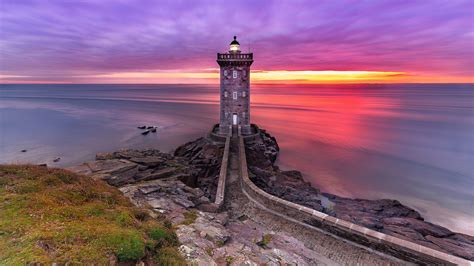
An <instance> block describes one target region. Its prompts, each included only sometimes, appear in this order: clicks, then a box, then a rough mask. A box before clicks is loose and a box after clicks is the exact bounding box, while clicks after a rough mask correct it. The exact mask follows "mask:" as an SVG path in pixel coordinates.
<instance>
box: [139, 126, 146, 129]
mask: <svg viewBox="0 0 474 266" xmlns="http://www.w3.org/2000/svg"><path fill="white" fill-rule="evenodd" d="M137 128H138V129H145V128H146V126H138V127H137Z"/></svg>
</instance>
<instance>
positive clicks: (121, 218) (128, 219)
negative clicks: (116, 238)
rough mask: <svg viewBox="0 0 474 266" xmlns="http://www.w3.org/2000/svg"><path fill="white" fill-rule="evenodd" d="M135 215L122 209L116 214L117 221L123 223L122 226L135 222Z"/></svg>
mask: <svg viewBox="0 0 474 266" xmlns="http://www.w3.org/2000/svg"><path fill="white" fill-rule="evenodd" d="M133 220H134V219H133V217H132V216H131V215H130V213H128V212H126V211H121V212H119V213H117V214H116V216H115V221H116V222H117V223H118V224H120V225H122V226H127V225H131V224H132V223H133Z"/></svg>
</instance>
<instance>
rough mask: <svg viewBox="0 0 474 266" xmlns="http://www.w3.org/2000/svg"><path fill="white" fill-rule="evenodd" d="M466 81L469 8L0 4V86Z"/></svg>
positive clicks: (54, 0) (26, 0)
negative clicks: (222, 71)
mask: <svg viewBox="0 0 474 266" xmlns="http://www.w3.org/2000/svg"><path fill="white" fill-rule="evenodd" d="M234 35H237V37H238V40H239V42H240V44H241V49H242V51H243V52H248V51H251V52H253V53H254V60H255V62H254V63H253V65H252V74H251V78H252V82H254V83H381V82H382V83H392V82H395V83H397V82H441V83H451V82H460V83H461V82H471V83H472V82H474V79H473V77H474V1H473V0H471V1H460V0H459V1H458V0H446V1H436V0H430V1H427V0H426V1H425V0H423V1H416V0H408V1H383V0H377V1H375V0H374V1H336V0H333V1H313V0H309V1H303V0H301V1H299V0H292V1H290V0H287V1H285V0H280V1H257V0H252V1H196V0H195V1H191V0H189V1H178V0H174V1H152V0H148V1H139V0H133V1H132V0H96V1H87V0H81V1H74V0H67V1H66V0H64V1H62V0H48V1H41V0H38V1H30V0H0V83H218V82H219V80H218V77H219V72H218V65H217V63H216V61H215V60H216V53H217V52H225V51H227V50H228V48H229V47H228V45H229V43H230V41H231V40H232V37H233V36H234Z"/></svg>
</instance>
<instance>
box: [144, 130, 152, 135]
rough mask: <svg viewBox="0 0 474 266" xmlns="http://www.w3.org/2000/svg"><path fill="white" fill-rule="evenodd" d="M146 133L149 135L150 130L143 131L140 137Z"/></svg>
mask: <svg viewBox="0 0 474 266" xmlns="http://www.w3.org/2000/svg"><path fill="white" fill-rule="evenodd" d="M148 133H150V130H145V131H143V132H142V135H146V134H148Z"/></svg>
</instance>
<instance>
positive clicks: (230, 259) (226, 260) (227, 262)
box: [225, 256, 234, 265]
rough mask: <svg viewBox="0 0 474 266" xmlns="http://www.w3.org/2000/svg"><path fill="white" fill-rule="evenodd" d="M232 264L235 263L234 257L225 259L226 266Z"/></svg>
mask: <svg viewBox="0 0 474 266" xmlns="http://www.w3.org/2000/svg"><path fill="white" fill-rule="evenodd" d="M232 262H234V257H232V256H227V257H225V263H226V265H231V264H232Z"/></svg>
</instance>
